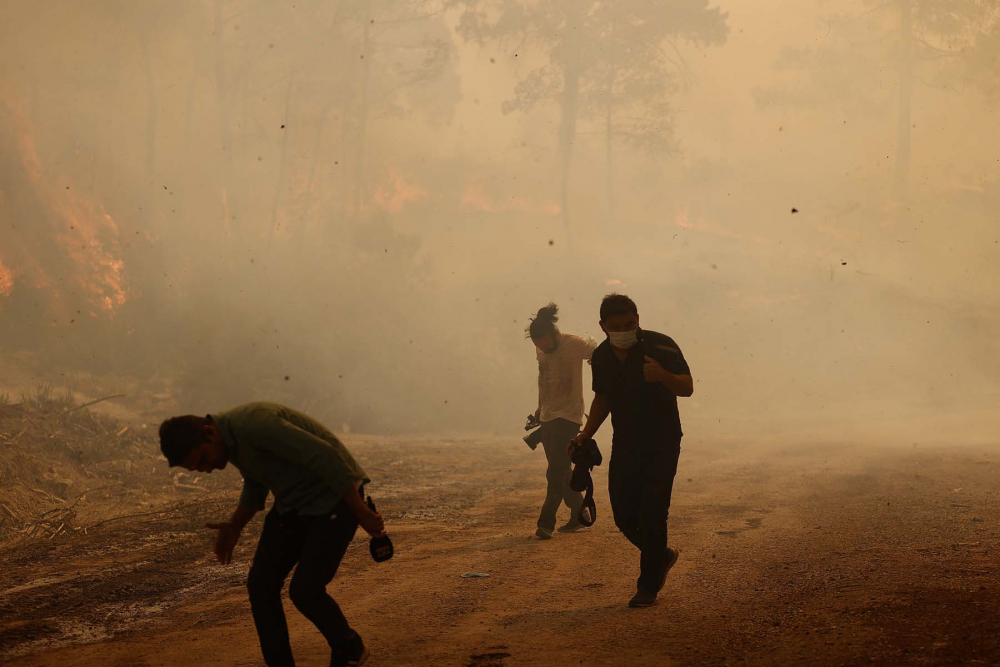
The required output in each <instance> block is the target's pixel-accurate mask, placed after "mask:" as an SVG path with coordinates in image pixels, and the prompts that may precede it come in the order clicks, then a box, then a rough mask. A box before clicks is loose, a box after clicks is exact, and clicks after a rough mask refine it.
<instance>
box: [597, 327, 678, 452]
mask: <svg viewBox="0 0 1000 667" xmlns="http://www.w3.org/2000/svg"><path fill="white" fill-rule="evenodd" d="M638 338H639V342H637V343H636V344H635V345H633V346H632V347H631V348H630V349H629V351H628V356H627V357H626V358H625V362H624V363H622V362H621V361H619V359H618V356H617V355H616V354H615V351H614V349H612V347H611V342H610V341H608V340H605V341H604V342H603V343H601V344H600V345H599V346H598V347H597V349H596V350H594V356H593V358H592V362H591V363H592V373H593V378H594V381H593V390H594V393H595V394H606V395H607V396H608V398H609V399H610V401H611V425H612V426H613V427H614V430H615V436H614V442H615V443H616V444H627V443H633V442H634V443H635V444H636V445H637V446H641V444H642V443H645V442H647V441H655V440H659V439H661V438H676V437H679V436H681V435H682V432H681V418H680V413H678V411H677V397H676V396H675V395H674V394H673V392H671V391H670V390H669V389H667V388H666V387H664V386H663V385H662V384H660V383H659V382H646V379H645V378H644V377H643V376H642V367H643V366H644V365H645V363H646V359H645V357H647V356H648V357H650V358H652V359H655V360H656V361H657V362H659V364H660V365H661V366H663V367H664V368H665V369H667V370H668V371H670V372H671V373H674V374H675V375H690V374H691V369H690V368H688V365H687V361H685V360H684V355H683V354H682V353H681V349H680V347H679V346H678V345H677V343H675V342H674V340H673V339H672V338H670V336H664V335H663V334H661V333H657V332H655V331H645V330H642V329H640V330H639V332H638ZM649 444H653V443H652V442H649Z"/></svg>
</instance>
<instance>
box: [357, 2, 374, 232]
mask: <svg viewBox="0 0 1000 667" xmlns="http://www.w3.org/2000/svg"><path fill="white" fill-rule="evenodd" d="M370 29H371V20H370V19H369V18H368V17H365V19H364V37H363V41H362V43H361V57H362V58H363V62H362V64H361V101H360V102H359V104H358V136H357V138H356V143H355V151H354V220H355V221H357V220H358V219H359V218H360V217H361V201H362V198H363V197H364V195H365V188H364V178H365V133H366V132H367V129H368V81H369V79H370V78H371V61H372V54H371V52H370V48H371V30H370Z"/></svg>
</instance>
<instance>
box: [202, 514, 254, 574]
mask: <svg viewBox="0 0 1000 667" xmlns="http://www.w3.org/2000/svg"><path fill="white" fill-rule="evenodd" d="M255 514H257V508H256V507H250V506H248V505H239V506H237V507H236V510H235V511H234V512H233V516H231V517H230V518H229V521H225V522H222V523H206V524H205V527H206V528H211V529H212V530H217V531H219V532H218V534H217V535H216V536H215V548H214V549H213V551H214V552H215V557H216V558H218V559H219V562H220V563H222V564H224V565H228V564H229V563H231V562H232V561H233V549H235V548H236V543H237V542H239V541H240V533H242V532H243V528H244V527H245V526H246V525H247V524H248V523H250V519H252V518H253V517H254V515H255Z"/></svg>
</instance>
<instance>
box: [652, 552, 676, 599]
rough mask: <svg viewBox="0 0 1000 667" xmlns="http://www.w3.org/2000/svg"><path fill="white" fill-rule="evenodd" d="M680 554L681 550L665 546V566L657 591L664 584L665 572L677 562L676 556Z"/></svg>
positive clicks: (661, 588)
mask: <svg viewBox="0 0 1000 667" xmlns="http://www.w3.org/2000/svg"><path fill="white" fill-rule="evenodd" d="M680 555H681V552H680V551H678V550H677V549H674V548H673V547H667V566H666V567H665V568H663V578H662V579H660V587H659V588H658V589H657V592H659V591H661V590H663V586H664V584H666V583H667V573H668V572H670V568H672V567H673V566H674V565H675V564H676V563H677V558H678V557H679V556H680Z"/></svg>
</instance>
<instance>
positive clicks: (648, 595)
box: [574, 294, 694, 607]
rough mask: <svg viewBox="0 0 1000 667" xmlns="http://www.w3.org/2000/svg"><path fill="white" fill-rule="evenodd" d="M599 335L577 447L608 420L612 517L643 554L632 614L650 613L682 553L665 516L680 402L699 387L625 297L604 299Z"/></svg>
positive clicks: (670, 344) (676, 351)
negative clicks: (611, 431)
mask: <svg viewBox="0 0 1000 667" xmlns="http://www.w3.org/2000/svg"><path fill="white" fill-rule="evenodd" d="M601 329H603V330H604V332H605V333H606V334H607V336H608V337H607V340H605V341H604V342H603V343H601V344H600V345H599V346H598V347H597V349H596V350H594V356H593V360H592V365H593V389H594V401H593V403H592V404H591V406H590V416H589V418H588V419H587V424H586V426H584V427H583V430H582V431H581V432H580V435H579V436H577V438H576V440H575V441H574V442H580V443H582V442H584V441H585V440H587V439H589V438H592V437H593V436H594V434H595V433H596V432H597V429H599V428H600V427H601V424H602V423H603V422H604V420H605V419H606V418H607V416H608V414H610V415H611V424H612V426H613V427H614V438H613V441H612V446H611V463H610V464H609V466H608V468H609V469H608V494H609V495H610V496H611V511H612V513H613V514H614V518H615V525H616V526H618V529H619V530H621V531H622V533H624V534H625V537H627V538H628V540H629V541H630V542H631V543H632V544H634V545H635V546H636V547H638V548H639V550H640V553H641V556H640V559H639V572H640V574H639V581H638V582H637V586H636V588H637V590H636V594H635V596H634V597H633V598H632V600H631V601H630V602H629V606H630V607H649V606H651V605H652V604H653V603H654V602H656V596H657V594H658V593H659V592H660V589H662V588H663V584H664V583H665V582H666V579H667V572H668V571H669V570H670V568H671V567H673V565H674V563H676V562H677V556H678V552H677V550H676V549H674V548H672V547H668V546H667V514H668V512H669V509H670V494H671V491H672V489H673V485H674V475H675V474H676V473H677V460H678V458H679V457H680V452H681V436H682V435H683V433H682V432H681V421H680V415H679V413H678V411H677V397H678V396H683V397H688V396H691V394H692V393H693V391H694V382H693V380H692V379H691V370H690V369H689V368H688V365H687V362H686V361H685V360H684V355H683V354H682V353H681V350H680V348H679V347H678V346H677V343H675V342H674V341H673V339H671V338H670V337H669V336H664V335H663V334H660V333H656V332H655V331H645V330H642V329H640V328H639V311H638V309H637V308H636V305H635V302H633V301H632V299H630V298H628V297H627V296H625V295H623V294H609V295H608V296H606V297H604V300H603V301H602V302H601Z"/></svg>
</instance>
